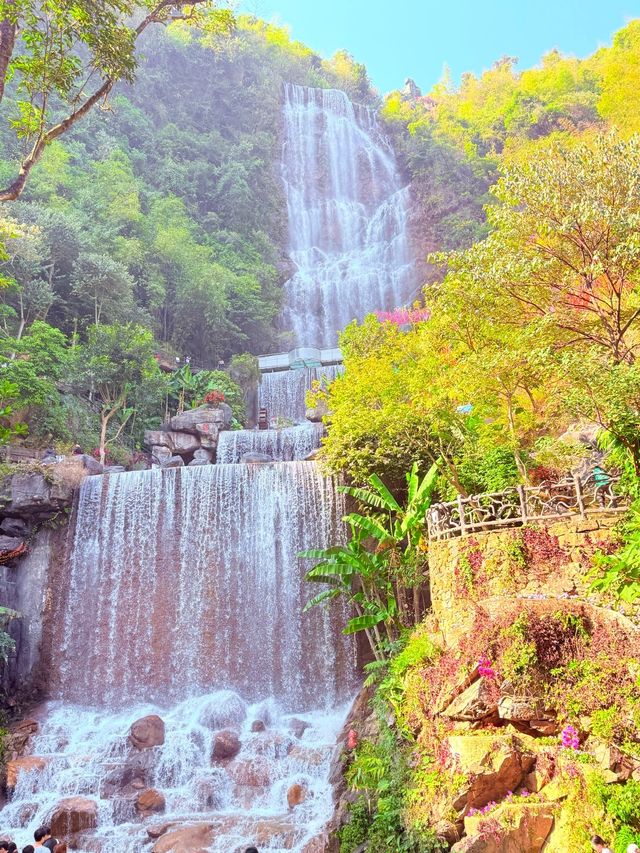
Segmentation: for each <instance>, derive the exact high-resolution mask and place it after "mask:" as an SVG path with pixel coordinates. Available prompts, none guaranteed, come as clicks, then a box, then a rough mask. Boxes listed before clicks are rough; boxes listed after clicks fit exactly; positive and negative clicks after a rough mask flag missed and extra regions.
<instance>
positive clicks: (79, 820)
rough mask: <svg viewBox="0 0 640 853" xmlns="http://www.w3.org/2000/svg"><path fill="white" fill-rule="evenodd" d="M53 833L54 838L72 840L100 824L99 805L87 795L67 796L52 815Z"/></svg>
mask: <svg viewBox="0 0 640 853" xmlns="http://www.w3.org/2000/svg"><path fill="white" fill-rule="evenodd" d="M50 824H51V834H52V835H53V836H54V838H64V839H65V840H67V841H69V840H71V842H72V845H73V839H74V838H75V836H77V835H79V834H80V833H82V832H86V831H87V830H89V829H95V828H96V826H97V825H98V806H97V804H96V802H95V801H94V800H89V799H88V798H87V797H67V798H66V799H64V800H60V802H59V803H58V804H57V806H56V807H55V809H54V810H53V813H52V815H51V820H50Z"/></svg>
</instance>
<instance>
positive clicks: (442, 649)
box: [335, 514, 640, 853]
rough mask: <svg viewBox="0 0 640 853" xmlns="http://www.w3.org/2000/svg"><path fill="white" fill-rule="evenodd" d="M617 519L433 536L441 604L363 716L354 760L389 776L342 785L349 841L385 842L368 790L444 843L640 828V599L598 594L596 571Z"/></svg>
mask: <svg viewBox="0 0 640 853" xmlns="http://www.w3.org/2000/svg"><path fill="white" fill-rule="evenodd" d="M615 521H616V519H615V518H614V517H608V516H606V515H604V514H603V515H600V516H598V518H597V519H588V520H585V519H579V518H576V519H574V520H568V521H562V522H558V523H556V524H553V525H552V526H549V527H528V528H522V529H516V530H507V531H500V532H492V533H486V534H482V535H478V536H475V537H462V538H459V539H455V540H448V541H444V542H436V543H431V545H430V552H429V564H430V573H431V589H432V596H433V609H432V612H431V613H430V614H429V616H428V617H427V619H426V620H425V621H424V622H423V624H422V625H420V626H419V627H418V629H417V630H416V632H415V634H414V635H413V637H412V638H411V639H410V641H409V643H408V645H407V647H406V649H405V650H404V651H403V652H402V653H401V654H400V655H399V656H398V657H397V658H396V659H394V660H392V662H391V664H390V666H389V669H388V671H387V672H386V673H385V675H384V679H383V680H382V682H381V683H379V686H378V688H377V696H376V699H375V701H374V702H372V703H369V706H368V707H367V706H366V705H365V706H364V707H363V706H361V708H360V713H359V715H358V717H357V718H353V719H352V720H351V721H350V726H351V727H352V728H353V730H354V732H353V738H352V740H353V743H352V746H353V744H354V743H357V744H358V745H357V746H356V748H355V749H353V748H352V749H349V748H348V745H347V744H345V745H344V748H343V754H342V764H343V767H342V769H343V770H346V772H347V776H348V777H350V778H351V779H352V780H357V779H358V772H360V773H362V772H364V773H365V774H366V772H367V767H368V766H370V765H369V764H367V762H371V760H372V756H373V757H374V758H375V760H376V761H378V762H379V767H382V768H384V777H383V779H382V783H378V785H377V788H376V786H374V787H373V789H372V788H371V787H369V788H367V787H366V785H364V786H362V788H363V789H364V790H361V791H358V790H356V791H353V790H350V791H349V790H346V786H344V784H343V786H342V788H340V786H339V785H338V787H337V790H338V793H339V800H338V804H337V809H336V819H335V824H336V826H337V827H338V829H340V826H342V830H341V835H342V846H341V847H340V850H341V853H355V851H356V850H359V849H366V850H374V849H377V848H376V846H375V845H376V843H378V837H377V836H376V835H375V833H376V822H377V821H378V817H377V814H376V811H375V809H374V812H373V814H372V815H370V816H369V817H366V811H363V810H364V809H365V806H363V805H362V804H363V802H365V801H364V800H363V799H362V796H363V794H364V793H366V795H367V796H369V797H371V798H373V801H374V802H375V800H376V797H377V798H378V799H379V801H382V802H383V803H384V804H385V805H384V809H386V811H384V810H383V814H384V815H386V817H385V820H387V821H389V820H390V818H389V817H388V814H389V809H396V814H397V816H398V817H397V819H398V820H400V819H401V820H402V822H403V825H404V827H405V829H404V831H405V832H407V830H408V828H409V827H411V831H412V832H413V833H414V836H412V837H415V838H417V839H419V840H420V843H422V844H427V842H429V844H436V845H437V844H440V845H442V847H437V848H436V847H429V846H427V847H426V848H425V849H450V850H452V851H456V853H472V851H473V853H510V851H516V850H526V851H527V852H528V853H539V851H542V850H544V851H545V853H549V852H550V853H555V851H557V853H560V851H567V850H581V849H586V847H585V844H586V845H587V846H588V838H589V836H590V835H592V834H594V833H598V834H601V835H603V836H605V837H606V838H608V839H609V840H611V841H612V842H613V839H614V838H615V839H616V849H626V843H628V842H629V841H633V840H637V838H638V835H639V834H640V827H639V826H638V825H637V824H636V823H634V821H635V818H634V817H633V816H630V817H626V815H627V813H626V812H624V810H623V809H620V808H619V807H618V805H616V803H619V802H622V801H627V800H630V799H633V798H635V797H637V796H638V795H639V793H640V726H639V722H640V687H639V685H638V681H637V655H638V650H639V649H640V629H639V627H638V619H637V614H636V613H635V612H634V611H633V610H630V611H629V613H628V614H627V615H624V614H622V613H620V612H618V610H617V609H612V608H611V607H610V606H607V602H605V601H599V600H596V599H595V598H593V596H592V595H591V594H590V593H589V589H588V583H587V580H586V577H585V575H586V572H587V570H588V568H589V566H590V565H591V557H592V555H593V553H594V552H595V550H596V549H598V548H599V549H603V550H605V549H607V548H611V547H612V542H613V540H614V538H615V531H614V525H615ZM374 707H375V709H376V710H375V711H373V710H372V708H374ZM390 744H392V747H390ZM354 771H355V772H354ZM339 775H340V774H339ZM369 784H370V783H369ZM389 792H390V793H389ZM394 798H395V799H394ZM378 811H379V810H378ZM363 814H365V819H364V820H363V818H362V815H363ZM625 820H626V823H625ZM358 821H362V822H363V825H364V826H365V828H364V829H362V830H360V829H359V828H358V827H359V824H358ZM385 827H386V828H387V829H388V824H385ZM407 834H408V833H407ZM405 838H406V836H405ZM623 842H624V846H620V845H622V844H623ZM416 843H417V842H416ZM362 844H364V847H361V846H359V845H362ZM611 846H612V847H613V843H612V845H611ZM336 849H337V848H336ZM406 849H411V850H413V849H415V850H418V849H423V848H422V847H415V848H414V847H408V848H406Z"/></svg>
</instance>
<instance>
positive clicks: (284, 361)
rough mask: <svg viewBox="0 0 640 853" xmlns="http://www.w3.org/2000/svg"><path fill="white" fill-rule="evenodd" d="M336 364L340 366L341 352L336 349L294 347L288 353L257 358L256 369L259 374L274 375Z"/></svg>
mask: <svg viewBox="0 0 640 853" xmlns="http://www.w3.org/2000/svg"><path fill="white" fill-rule="evenodd" d="M336 364H342V352H341V351H340V349H339V348H338V347H332V348H331V349H318V348H317V347H296V348H295V349H292V350H291V351H290V352H278V353H274V354H273V355H259V356H258V367H259V368H260V372H261V373H274V372H275V371H279V370H304V368H305V367H330V366H332V365H336Z"/></svg>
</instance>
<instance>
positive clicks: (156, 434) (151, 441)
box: [144, 429, 172, 449]
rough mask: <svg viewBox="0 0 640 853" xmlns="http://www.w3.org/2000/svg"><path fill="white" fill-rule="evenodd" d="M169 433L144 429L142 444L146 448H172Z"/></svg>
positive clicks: (161, 430)
mask: <svg viewBox="0 0 640 853" xmlns="http://www.w3.org/2000/svg"><path fill="white" fill-rule="evenodd" d="M170 436H171V433H170V432H169V431H168V430H163V429H146V430H145V431H144V443H145V444H146V445H147V447H167V448H169V449H171V448H172V444H171V437H170Z"/></svg>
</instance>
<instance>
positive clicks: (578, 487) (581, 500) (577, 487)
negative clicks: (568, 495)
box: [573, 474, 585, 518]
mask: <svg viewBox="0 0 640 853" xmlns="http://www.w3.org/2000/svg"><path fill="white" fill-rule="evenodd" d="M573 484H574V486H575V490H576V498H577V500H578V509H579V510H580V515H581V516H582V517H583V518H584V515H585V511H584V498H583V496H582V483H581V482H580V477H578V475H577V474H574V475H573Z"/></svg>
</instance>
